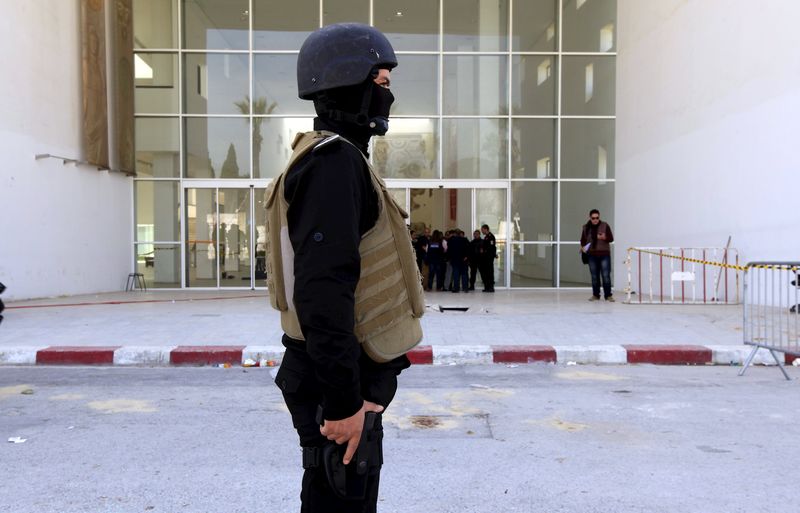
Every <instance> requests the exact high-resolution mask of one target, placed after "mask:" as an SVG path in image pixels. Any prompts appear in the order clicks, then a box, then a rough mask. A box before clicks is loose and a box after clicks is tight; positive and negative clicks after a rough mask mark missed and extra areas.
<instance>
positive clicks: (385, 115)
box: [314, 75, 394, 155]
mask: <svg viewBox="0 0 800 513" xmlns="http://www.w3.org/2000/svg"><path fill="white" fill-rule="evenodd" d="M374 76H375V75H371V76H370V77H369V78H367V80H365V81H364V82H362V83H361V84H357V85H354V86H347V87H339V88H336V89H330V90H328V91H323V92H322V93H320V94H319V95H317V96H316V97H315V98H314V109H315V110H316V111H317V116H318V117H317V118H315V119H314V130H329V131H331V132H335V133H337V134H339V135H341V136H343V137H345V138H346V139H347V140H349V141H350V142H352V143H353V144H355V145H356V146H357V147H358V148H359V149H360V150H361V152H362V153H364V154H365V155H367V154H368V153H367V148H368V144H369V139H370V137H372V136H373V135H384V134H385V133H386V131H387V130H388V129H389V109H390V108H391V106H392V102H394V95H392V92H391V91H389V89H387V88H385V87H381V86H380V85H378V84H376V83H375V82H374V81H373V80H374Z"/></svg>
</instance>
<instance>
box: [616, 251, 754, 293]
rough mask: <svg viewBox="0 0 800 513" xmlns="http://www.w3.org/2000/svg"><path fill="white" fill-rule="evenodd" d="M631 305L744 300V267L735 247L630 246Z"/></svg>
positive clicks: (626, 291) (627, 289)
mask: <svg viewBox="0 0 800 513" xmlns="http://www.w3.org/2000/svg"><path fill="white" fill-rule="evenodd" d="M625 264H626V265H627V270H628V285H627V287H626V288H625V293H626V294H627V296H626V299H625V301H624V302H625V303H628V304H637V303H638V304H716V305H732V304H739V303H740V302H741V296H740V291H741V290H740V289H741V283H742V274H743V272H744V270H745V268H744V267H743V266H740V265H739V252H738V251H737V250H736V249H734V248H675V247H646V248H628V255H627V258H626V260H625Z"/></svg>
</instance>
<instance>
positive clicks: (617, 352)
mask: <svg viewBox="0 0 800 513" xmlns="http://www.w3.org/2000/svg"><path fill="white" fill-rule="evenodd" d="M751 350H752V347H751V346H745V345H741V346H725V345H709V346H700V345H634V344H629V345H605V346H579V345H569V346H549V345H528V346H490V345H461V346H438V345H437V346H427V345H421V346H418V347H416V348H414V349H413V350H412V351H411V352H410V353H409V355H408V356H409V359H410V360H411V362H412V363H414V364H417V365H420V364H422V365H426V364H427V365H475V364H488V363H504V364H520V363H537V362H544V363H557V364H611V365H615V364H616V365H620V364H633V363H646V364H655V365H742V364H743V363H744V362H745V360H746V359H747V356H748V355H749V354H750V351H751ZM283 351H284V348H283V346H241V345H239V346H226V345H219V346H163V347H162V346H102V347H98V346H50V347H42V346H40V347H35V346H26V347H0V365H117V366H137V365H138V366H153V367H159V366H181V365H183V366H205V365H220V364H231V365H245V364H247V365H250V364H253V362H256V365H258V364H268V365H270V366H272V365H278V364H280V361H281V359H282V357H283ZM798 357H800V355H796V354H791V353H786V355H785V361H786V363H787V364H791V363H792V362H793V361H794V360H795V358H798ZM753 363H754V364H756V365H774V364H775V361H774V360H773V358H772V355H771V354H770V353H769V352H768V351H767V350H766V349H760V350H759V352H758V353H757V354H756V356H755V359H754V360H753Z"/></svg>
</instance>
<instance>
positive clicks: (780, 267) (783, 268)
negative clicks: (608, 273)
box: [628, 248, 800, 272]
mask: <svg viewBox="0 0 800 513" xmlns="http://www.w3.org/2000/svg"><path fill="white" fill-rule="evenodd" d="M628 251H638V252H639V253H647V254H648V255H655V256H658V257H667V258H674V259H677V260H683V261H686V262H693V263H695V264H703V265H715V266H717V267H723V268H726V269H736V270H737V271H747V270H748V269H774V270H781V271H792V272H798V271H800V267H797V266H793V265H779V264H778V265H773V264H759V265H735V264H727V263H725V262H714V261H712V260H700V259H698V258H689V257H685V256H680V255H673V254H670V253H664V252H660V253H657V252H655V251H649V250H647V249H639V248H628Z"/></svg>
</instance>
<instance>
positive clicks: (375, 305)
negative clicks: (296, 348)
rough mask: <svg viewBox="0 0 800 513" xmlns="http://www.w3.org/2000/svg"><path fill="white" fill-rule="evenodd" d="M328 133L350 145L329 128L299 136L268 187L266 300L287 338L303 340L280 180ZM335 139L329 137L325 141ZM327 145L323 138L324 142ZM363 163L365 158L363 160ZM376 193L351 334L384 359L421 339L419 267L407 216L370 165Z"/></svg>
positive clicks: (363, 243)
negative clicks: (285, 163) (283, 167)
mask: <svg viewBox="0 0 800 513" xmlns="http://www.w3.org/2000/svg"><path fill="white" fill-rule="evenodd" d="M328 137H336V138H338V139H340V140H341V141H342V143H343V144H352V143H350V142H349V141H347V140H346V139H344V138H343V137H340V136H336V134H333V133H331V132H323V131H316V132H306V133H302V134H298V135H297V137H296V138H295V140H294V142H293V143H292V149H293V150H294V153H293V154H292V157H291V159H290V160H289V165H288V166H287V167H286V170H285V171H284V172H283V173H281V175H280V176H279V177H278V178H276V179H275V180H273V181H272V184H271V185H270V186H269V188H268V189H267V194H266V208H267V287H269V298H270V304H271V305H272V307H273V308H275V309H276V310H278V311H280V312H281V327H282V328H283V331H285V332H286V334H287V335H289V336H290V337H291V338H293V339H296V340H305V338H304V337H303V333H302V331H301V330H300V322H299V321H298V319H297V312H296V310H295V306H294V302H293V298H292V295H293V291H294V250H293V248H292V243H291V241H290V240H289V229H288V223H287V220H286V213H287V211H288V209H289V204H288V202H287V201H286V198H285V196H284V179H285V177H286V173H287V172H288V170H289V169H291V167H292V166H293V165H294V163H295V162H297V161H298V160H299V159H300V158H301V157H303V156H304V155H306V154H307V153H308V152H309V151H311V150H313V149H314V148H315V147H316V146H317V144H319V143H321V142H322V141H323V140H325V139H326V138H328ZM334 140H335V139H330V142H332V141H334ZM326 143H327V142H326ZM365 161H366V159H365ZM366 162H367V166H368V167H369V172H370V176H371V178H372V185H373V187H374V188H375V191H376V192H377V196H378V212H379V213H378V220H377V221H376V223H375V226H374V227H373V228H372V229H371V230H369V231H368V232H367V233H365V234H364V236H363V237H362V238H361V243H360V244H359V246H358V251H359V253H360V255H361V278H360V279H359V281H358V285H357V287H356V292H355V335H356V337H357V338H358V340H359V342H361V344H362V347H363V348H364V350H365V351H366V353H367V355H369V357H370V358H372V359H373V360H374V361H376V362H387V361H389V360H391V359H393V358H396V357H398V356H400V355H402V354H405V353H406V352H408V350H410V349H411V348H412V347H414V346H416V345H417V344H419V342H420V341H421V340H422V327H421V325H420V322H419V318H420V317H422V314H423V313H424V310H425V300H424V297H423V292H422V285H421V279H420V274H419V269H418V268H417V264H416V259H415V257H414V249H413V248H412V246H411V238H410V237H409V234H408V227H407V226H406V223H405V221H404V219H405V218H407V217H408V214H407V213H406V212H405V211H404V210H403V209H402V208H400V206H399V205H398V204H397V202H395V200H394V198H392V196H391V194H389V191H388V190H387V189H386V184H385V183H384V182H383V180H382V179H381V177H380V176H378V174H377V173H375V171H374V170H373V169H372V166H370V165H369V161H366Z"/></svg>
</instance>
